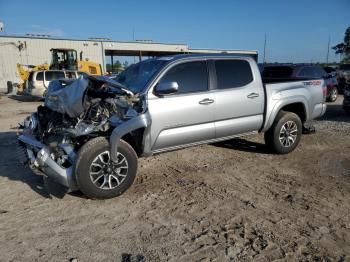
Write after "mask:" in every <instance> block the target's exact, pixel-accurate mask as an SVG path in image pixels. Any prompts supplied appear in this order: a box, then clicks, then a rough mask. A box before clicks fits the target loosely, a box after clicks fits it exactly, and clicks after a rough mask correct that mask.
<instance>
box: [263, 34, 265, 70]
mask: <svg viewBox="0 0 350 262" xmlns="http://www.w3.org/2000/svg"><path fill="white" fill-rule="evenodd" d="M263 63H264V64H265V63H266V33H265V39H264V59H263Z"/></svg>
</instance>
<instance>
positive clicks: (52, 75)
mask: <svg viewBox="0 0 350 262" xmlns="http://www.w3.org/2000/svg"><path fill="white" fill-rule="evenodd" d="M63 78H65V75H64V72H60V71H46V72H45V81H52V80H56V79H63Z"/></svg>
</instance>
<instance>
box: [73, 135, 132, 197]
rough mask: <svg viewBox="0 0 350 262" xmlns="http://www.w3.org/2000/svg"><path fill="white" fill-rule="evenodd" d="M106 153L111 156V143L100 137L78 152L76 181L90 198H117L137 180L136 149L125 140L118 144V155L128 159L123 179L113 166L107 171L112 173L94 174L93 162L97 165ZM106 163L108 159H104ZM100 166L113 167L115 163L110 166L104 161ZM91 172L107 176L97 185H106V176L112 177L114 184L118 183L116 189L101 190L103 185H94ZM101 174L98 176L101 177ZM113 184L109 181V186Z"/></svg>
mask: <svg viewBox="0 0 350 262" xmlns="http://www.w3.org/2000/svg"><path fill="white" fill-rule="evenodd" d="M106 152H108V153H107V155H108V154H109V143H108V140H107V139H106V138H104V137H98V138H94V139H92V140H90V141H88V142H87V143H86V144H85V145H84V146H83V147H82V148H81V149H80V150H79V152H78V156H77V161H76V164H75V175H76V179H77V184H78V187H79V189H80V190H81V192H82V193H83V194H84V195H86V196H87V197H89V198H92V199H107V198H113V197H117V196H119V195H121V194H123V193H124V192H125V191H126V190H127V189H128V188H129V187H130V186H131V185H132V184H133V182H134V180H135V177H136V173H137V155H136V153H135V151H134V149H133V148H132V147H131V146H130V145H129V144H128V143H126V142H125V141H123V140H120V141H119V144H118V153H120V154H121V156H122V157H124V158H125V159H126V164H127V169H126V171H125V172H126V173H125V174H123V177H119V175H118V174H116V173H114V172H115V170H116V169H117V167H116V166H113V167H112V168H109V171H106V172H110V173H104V171H101V173H99V172H92V170H93V167H92V166H94V165H93V162H94V163H95V162H96V161H98V159H97V158H98V157H99V156H100V155H101V154H106ZM108 156H109V155H108ZM96 159H97V160H96ZM99 159H101V158H99ZM104 161H106V159H104ZM124 163H125V162H124ZM95 164H96V163H95ZM96 165H97V166H98V165H99V164H96ZM100 165H101V166H102V165H105V166H108V165H113V163H112V162H110V164H109V163H107V164H104V162H102V160H101V163H100ZM97 168H98V169H97V171H98V170H99V167H97ZM124 168H125V167H124ZM101 170H102V167H101ZM110 170H112V171H110ZM90 172H91V173H99V174H107V175H104V176H102V177H101V178H100V180H99V181H103V182H101V183H100V182H96V183H97V184H98V183H100V184H103V185H104V183H105V180H102V179H106V177H105V176H108V177H110V176H112V177H113V180H114V184H115V183H116V181H118V184H117V185H115V187H113V188H111V189H110V188H100V187H99V186H103V185H96V184H94V182H93V181H92V180H93V178H92V176H90ZM119 172H120V171H119ZM99 174H98V175H97V176H99ZM109 174H111V175H109ZM120 176H121V175H120ZM115 177H117V178H118V180H116V179H115ZM94 179H95V178H94ZM96 180H97V179H96ZM119 180H121V181H119ZM112 182H113V181H112ZM112 182H111V180H109V186H111V184H113V183H112ZM119 182H120V184H119ZM103 187H104V186H103Z"/></svg>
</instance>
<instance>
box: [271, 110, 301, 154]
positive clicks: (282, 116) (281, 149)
mask: <svg viewBox="0 0 350 262" xmlns="http://www.w3.org/2000/svg"><path fill="white" fill-rule="evenodd" d="M289 123H294V125H295V126H296V131H293V134H294V135H295V139H294V142H290V140H289V139H288V138H286V137H285V136H282V137H281V139H282V140H283V138H284V139H286V140H288V143H290V145H284V144H283V142H282V141H281V140H280V132H282V127H283V126H285V125H287V126H288V124H289ZM294 125H293V127H294ZM285 128H286V126H285ZM293 130H294V129H293ZM301 134H302V123H301V120H300V118H299V116H298V115H296V114H294V113H291V112H285V111H280V112H279V113H278V115H277V116H276V118H275V121H274V123H273V124H272V126H271V128H270V129H269V130H268V131H267V132H265V134H264V136H265V143H266V145H267V146H268V147H269V148H270V149H272V150H273V152H275V153H277V154H288V153H290V152H292V151H293V150H294V149H295V148H296V147H297V145H298V144H299V142H300V138H301ZM288 137H289V135H288Z"/></svg>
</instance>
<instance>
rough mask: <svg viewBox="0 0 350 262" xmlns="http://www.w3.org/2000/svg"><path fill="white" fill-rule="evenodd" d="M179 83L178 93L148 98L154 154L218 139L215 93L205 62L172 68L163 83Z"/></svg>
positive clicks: (188, 63)
mask: <svg viewBox="0 0 350 262" xmlns="http://www.w3.org/2000/svg"><path fill="white" fill-rule="evenodd" d="M163 81H164V82H177V83H178V86H179V89H178V91H177V92H176V93H174V94H171V95H166V96H162V97H160V96H156V95H154V94H153V93H149V95H148V109H149V112H150V115H151V117H152V130H151V137H152V141H153V146H152V151H161V150H166V149H171V148H176V147H181V146H184V145H191V144H196V143H199V142H201V141H205V140H209V139H213V138H214V137H215V127H214V108H215V101H214V94H213V92H210V91H208V73H207V65H206V62H205V61H190V62H182V63H180V64H177V65H175V66H173V67H171V68H170V69H169V70H168V71H167V72H166V73H165V74H164V75H163V77H162V78H161V79H160V81H159V83H161V82H163Z"/></svg>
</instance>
